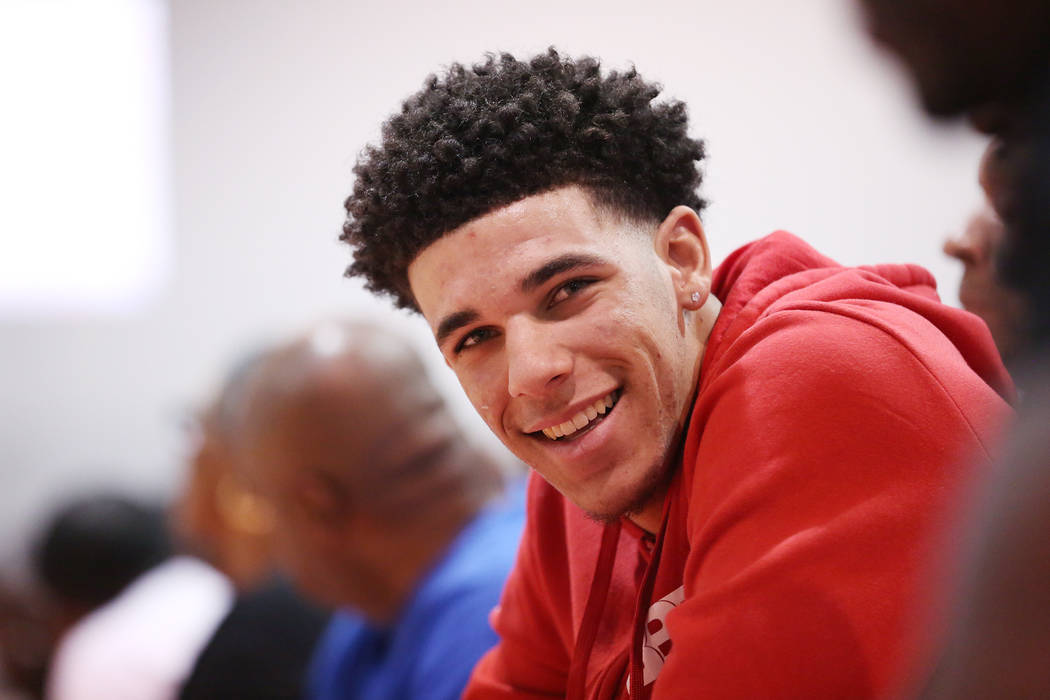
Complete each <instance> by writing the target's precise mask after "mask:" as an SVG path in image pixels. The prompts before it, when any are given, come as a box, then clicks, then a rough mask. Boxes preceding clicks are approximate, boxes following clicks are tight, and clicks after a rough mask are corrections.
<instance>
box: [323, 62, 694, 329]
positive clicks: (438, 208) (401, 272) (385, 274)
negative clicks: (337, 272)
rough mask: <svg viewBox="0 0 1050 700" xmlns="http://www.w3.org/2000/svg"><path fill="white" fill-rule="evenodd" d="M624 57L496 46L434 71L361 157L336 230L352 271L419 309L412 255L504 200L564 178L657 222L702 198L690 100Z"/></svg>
mask: <svg viewBox="0 0 1050 700" xmlns="http://www.w3.org/2000/svg"><path fill="white" fill-rule="evenodd" d="M660 91H661V88H660V86H658V85H656V84H655V83H650V82H646V81H645V80H643V79H642V77H641V76H640V75H638V73H637V72H636V71H635V70H634V69H633V68H630V69H628V70H626V71H623V72H618V71H611V72H609V73H606V74H605V75H603V74H602V72H601V66H600V64H599V61H598V59H596V58H590V57H584V58H580V59H578V60H574V59H572V58H568V57H565V56H562V55H560V54H559V53H558V52H557V51H555V50H554V49H553V48H551V49H549V50H548V51H547V52H546V53H543V54H539V55H537V56H535V57H533V58H532V59H530V60H528V61H522V60H518V59H516V58H514V57H513V56H511V55H510V54H501V55H499V56H495V55H490V56H489V57H488V59H487V60H486V61H485V62H484V63H479V64H477V65H474V66H472V67H468V66H464V65H462V64H459V63H454V64H452V66H450V67H449V69H448V70H447V72H446V73H445V74H444V75H442V76H440V77H439V76H434V75H432V76H430V77H429V78H428V79H427V81H426V84H425V86H424V87H423V89H422V90H420V91H419V92H418V93H416V94H415V95H413V96H412V97H409V98H408V99H407V100H405V102H404V103H403V105H402V107H401V110H400V111H399V112H398V113H397V114H395V115H394V116H392V117H390V119H388V120H387V122H386V123H385V124H384V125H383V142H382V144H381V145H380V146H378V147H376V146H369V147H368V148H367V149H366V150H365V152H364V155H363V156H362V157H361V158H360V159H359V160H358V163H357V165H356V166H355V167H354V174H355V175H356V176H357V177H356V179H355V182H354V191H353V193H352V194H351V195H350V196H349V197H348V198H347V200H346V203H345V206H346V211H347V215H348V217H347V221H346V223H345V224H344V226H343V235H342V237H341V238H342V240H344V241H346V242H348V243H350V244H352V245H353V246H355V248H356V250H355V252H354V262H353V264H352V265H351V266H350V268H349V269H348V270H347V274H348V275H352V276H358V275H359V276H362V277H364V278H365V280H366V286H367V288H368V289H370V290H372V291H374V292H377V293H380V294H385V295H388V296H391V297H393V300H394V303H395V304H396V305H397V306H399V307H401V308H407V309H415V310H418V309H417V307H416V302H415V299H414V298H413V296H412V291H411V289H409V284H408V277H407V269H408V266H409V263H411V262H412V260H413V259H415V257H416V255H417V254H418V253H419V252H420V251H421V250H422V249H423V248H425V247H427V246H428V245H430V244H431V243H432V242H434V241H435V240H437V239H438V238H440V237H441V236H442V235H444V234H445V233H447V232H449V231H451V230H452V229H455V228H456V227H458V226H460V225H462V224H464V223H466V222H468V221H470V220H472V219H476V218H477V217H479V216H481V215H483V214H485V213H487V212H490V211H492V210H493V209H496V208H498V207H501V206H504V205H507V204H510V203H511V202H515V201H518V200H520V199H522V198H524V197H528V196H530V195H534V194H539V193H541V192H546V191H549V190H552V189H555V188H558V187H562V186H565V185H570V184H575V185H580V186H582V187H583V188H584V190H585V191H587V193H588V194H589V195H590V196H591V198H592V199H593V200H594V203H595V204H596V205H598V206H602V207H605V208H608V209H610V210H611V211H613V212H614V213H616V214H618V215H620V216H624V217H627V218H629V219H633V220H638V221H645V222H649V221H655V222H659V221H661V220H663V218H664V217H665V216H666V215H667V212H668V211H670V210H671V209H673V208H674V207H675V206H677V205H680V204H684V205H686V206H688V207H692V208H693V209H694V210H695V211H697V212H699V211H701V210H702V209H703V207H704V201H703V200H702V199H701V198H700V196H699V195H698V194H697V188H698V187H699V185H700V181H701V177H702V176H701V173H700V169H699V167H698V164H699V162H700V161H701V160H702V159H703V157H704V149H703V144H702V142H701V141H699V140H697V139H693V138H690V137H689V135H688V133H687V126H688V122H687V115H686V106H685V104H684V103H683V102H680V101H678V100H668V101H664V102H655V100H656V98H657V96H658V95H659V94H660Z"/></svg>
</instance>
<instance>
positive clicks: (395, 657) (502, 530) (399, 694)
mask: <svg viewBox="0 0 1050 700" xmlns="http://www.w3.org/2000/svg"><path fill="white" fill-rule="evenodd" d="M524 522H525V484H524V480H518V481H517V482H515V483H514V484H513V485H512V486H511V487H510V489H509V490H508V492H507V494H506V495H505V496H504V498H503V499H501V500H500V501H498V502H496V503H493V504H490V505H489V506H487V507H486V508H484V509H483V510H482V511H481V512H480V513H478V515H477V516H475V518H474V520H472V521H471V522H470V523H469V524H468V525H467V527H466V528H464V529H463V531H461V532H460V534H459V535H458V536H457V537H456V539H455V540H454V541H453V542H452V544H451V546H450V547H449V549H448V550H447V551H446V553H445V554H444V556H443V557H442V558H441V560H440V561H439V562H438V563H437V564H436V565H435V566H434V567H433V568H432V569H431V570H430V572H429V573H428V574H427V575H426V577H425V578H424V579H423V580H422V581H421V582H420V584H419V586H418V588H417V589H416V591H415V593H414V594H413V596H412V598H411V599H410V600H409V601H408V603H407V605H406V606H405V609H404V610H403V611H402V613H401V615H400V617H399V618H398V620H397V622H396V623H395V624H394V625H392V626H390V627H382V628H381V627H376V626H374V625H371V624H369V623H368V622H367V621H366V620H364V619H363V618H362V617H360V616H358V615H356V614H354V613H352V612H349V611H341V612H338V613H336V614H335V615H333V617H332V621H331V622H330V623H329V625H328V628H327V630H326V631H325V633H324V635H323V637H322V638H321V641H320V642H319V644H318V646H317V649H316V650H315V652H314V657H313V661H312V663H311V671H310V679H309V697H310V698H311V699H312V700H380V699H383V700H393V699H395V698H405V699H408V698H412V699H417V698H425V699H426V700H455V699H456V698H459V696H460V694H461V693H462V692H463V688H464V687H465V686H466V684H467V680H468V679H469V678H470V672H471V670H472V669H473V668H474V665H475V664H476V663H477V662H478V659H480V658H481V656H482V655H483V654H484V653H485V652H486V651H488V650H489V649H490V648H491V647H492V646H494V645H495V643H496V641H497V638H496V633H495V632H494V631H493V630H492V627H491V626H490V625H489V612H490V611H491V610H492V608H493V607H495V605H496V604H497V603H498V602H499V597H500V593H501V592H502V590H503V584H504V582H505V581H506V579H507V574H508V573H509V572H510V569H511V567H512V566H513V565H514V559H515V555H516V554H517V551H518V540H519V539H520V538H521V530H522V526H523V524H524Z"/></svg>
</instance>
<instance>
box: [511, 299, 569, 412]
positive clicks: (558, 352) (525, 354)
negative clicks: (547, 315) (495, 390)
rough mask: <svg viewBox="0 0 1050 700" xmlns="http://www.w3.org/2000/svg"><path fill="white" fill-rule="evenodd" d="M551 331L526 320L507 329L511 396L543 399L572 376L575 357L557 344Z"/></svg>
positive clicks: (514, 321)
mask: <svg viewBox="0 0 1050 700" xmlns="http://www.w3.org/2000/svg"><path fill="white" fill-rule="evenodd" d="M552 330H553V329H552V328H551V327H550V324H545V323H543V322H542V321H539V320H537V319H534V318H529V317H524V316H522V317H514V318H512V319H511V320H510V321H509V322H508V323H507V325H506V326H505V328H504V332H505V333H506V337H505V341H504V342H505V343H506V345H505V347H506V353H507V391H508V392H509V393H510V395H511V396H543V395H544V394H547V393H549V392H550V391H551V390H552V389H553V388H556V387H557V386H559V385H560V384H562V383H563V382H564V380H565V379H566V378H567V377H569V376H570V375H571V374H572V364H573V359H572V353H571V352H570V351H569V350H568V349H567V348H565V347H564V346H562V345H561V344H560V343H558V342H557V338H556V337H555V334H554V333H553V332H552Z"/></svg>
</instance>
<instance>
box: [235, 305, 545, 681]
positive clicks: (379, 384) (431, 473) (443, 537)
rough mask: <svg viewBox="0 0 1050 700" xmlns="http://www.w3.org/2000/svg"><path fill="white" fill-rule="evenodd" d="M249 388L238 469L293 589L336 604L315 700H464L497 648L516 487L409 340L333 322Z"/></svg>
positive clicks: (519, 502)
mask: <svg viewBox="0 0 1050 700" xmlns="http://www.w3.org/2000/svg"><path fill="white" fill-rule="evenodd" d="M256 375H257V376H256V377H255V378H254V379H253V380H252V381H251V382H250V384H251V390H250V395H249V397H248V402H247V407H248V408H247V415H246V420H245V423H244V434H243V441H242V443H241V449H240V450H239V451H238V455H237V456H238V464H239V465H243V466H244V468H245V470H246V472H247V474H246V475H247V476H249V477H250V478H251V479H252V480H253V481H254V482H255V484H256V485H257V487H258V489H259V492H260V494H261V496H262V497H263V498H264V499H266V500H267V501H268V502H269V503H270V504H271V508H272V511H273V516H274V521H275V527H274V534H275V547H276V551H277V554H278V555H279V557H280V561H281V562H282V564H283V565H284V567H285V569H286V570H287V571H288V572H289V573H290V575H291V576H292V577H293V579H294V580H295V582H296V584H298V585H299V587H300V588H301V589H302V590H303V591H304V592H307V593H308V594H309V595H310V596H312V597H314V598H315V599H316V600H318V601H320V602H322V603H324V604H327V605H331V606H337V607H340V608H341V609H342V611H341V612H340V613H338V614H337V615H336V617H335V619H334V620H333V622H332V624H331V625H330V626H329V628H328V630H327V632H326V635H325V637H324V639H323V641H322V643H321V645H320V646H319V648H318V650H317V653H316V656H315V660H314V668H313V673H312V679H311V680H312V683H311V692H310V697H312V698H314V699H315V700H336V699H343V698H435V699H438V698H442V699H444V698H447V699H450V700H451V699H452V698H458V697H459V695H460V693H461V691H462V688H463V686H464V685H465V684H466V681H467V678H468V676H469V674H470V671H471V669H472V668H473V666H474V663H475V662H476V661H477V659H478V658H480V657H481V655H482V654H483V653H484V652H485V651H486V650H487V649H488V648H489V647H491V646H492V645H493V644H494V643H495V641H496V636H495V633H494V632H493V631H492V629H491V628H490V626H489V622H488V614H489V612H490V610H491V609H492V608H493V607H494V606H495V605H496V603H497V602H498V599H499V594H500V591H501V589H502V587H503V582H504V580H505V578H506V575H507V572H508V571H509V570H510V568H511V565H512V563H513V561H514V557H515V553H516V550H517V544H518V538H519V536H520V532H521V527H522V523H523V518H524V494H523V489H522V488H521V487H520V486H519V487H516V488H513V489H511V493H510V494H509V496H507V495H504V493H503V492H504V485H503V479H502V477H501V474H500V472H499V470H498V469H497V468H496V466H495V465H494V464H493V462H492V461H491V460H490V459H489V458H488V457H486V456H485V455H483V454H481V453H480V452H479V451H477V450H476V449H474V448H473V447H472V446H471V445H470V444H469V443H468V442H467V440H466V439H465V438H464V436H463V435H462V434H461V432H460V430H459V428H458V426H457V425H456V423H455V422H454V421H453V419H452V417H451V415H450V414H449V412H448V410H447V408H446V406H445V404H444V401H443V399H442V397H441V396H440V394H439V393H438V391H437V390H436V389H434V387H433V386H432V385H431V383H430V382H429V380H428V378H427V376H426V372H425V370H424V367H423V365H422V364H421V362H420V360H419V358H418V357H417V356H416V355H415V354H414V353H413V352H412V351H411V350H410V349H409V348H408V346H407V345H406V344H405V342H404V341H403V340H402V339H399V338H397V337H396V336H392V335H390V334H389V333H387V332H384V331H383V330H381V329H379V328H377V327H373V326H368V325H354V324H334V323H332V324H326V325H322V326H320V327H318V328H317V329H315V330H314V331H313V332H311V333H309V334H308V335H307V336H305V337H303V338H301V339H299V340H296V341H295V342H293V343H291V344H289V345H287V346H286V347H282V348H279V349H277V350H276V351H274V352H273V353H272V354H271V355H270V356H269V357H268V358H267V360H266V361H264V362H263V363H262V366H261V367H260V368H259V370H258V371H257V373H256Z"/></svg>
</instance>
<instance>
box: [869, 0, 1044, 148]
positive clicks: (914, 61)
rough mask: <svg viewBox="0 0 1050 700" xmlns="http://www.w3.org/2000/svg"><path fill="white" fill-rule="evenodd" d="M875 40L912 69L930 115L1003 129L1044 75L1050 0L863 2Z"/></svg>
mask: <svg viewBox="0 0 1050 700" xmlns="http://www.w3.org/2000/svg"><path fill="white" fill-rule="evenodd" d="M858 2H859V3H860V5H861V6H862V7H863V9H864V12H865V17H866V19H867V22H868V28H869V31H870V32H871V34H872V35H873V36H874V38H875V39H876V41H878V42H879V43H881V44H883V45H884V46H886V47H887V48H889V49H890V50H891V51H892V52H893V53H895V54H896V55H897V56H898V58H900V60H901V61H902V62H903V63H904V65H905V66H906V67H907V69H908V71H909V73H910V74H911V76H912V79H913V81H914V83H915V85H916V87H917V89H918V92H919V95H920V97H921V99H922V103H923V106H924V107H925V108H926V110H927V111H928V112H929V113H930V114H933V115H936V116H954V115H958V114H962V113H964V112H969V113H971V115H972V116H973V117H974V118H975V119H976V120H977V121H978V123H979V125H981V126H982V128H984V129H987V130H998V129H999V128H1000V122H1001V121H1002V119H1004V118H1005V116H1006V115H1005V114H1004V110H1006V111H1008V110H1009V105H1010V103H1013V102H1015V101H1016V100H1017V99H1019V97H1020V96H1021V95H1022V94H1023V93H1025V92H1026V91H1027V90H1028V89H1029V85H1030V83H1031V82H1032V81H1033V80H1034V79H1035V78H1036V77H1037V76H1038V75H1039V74H1040V73H1042V72H1045V67H1046V63H1047V60H1048V57H1050V41H1047V37H1048V35H1050V2H1048V0H858Z"/></svg>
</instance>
